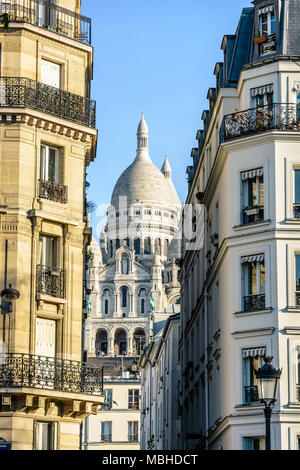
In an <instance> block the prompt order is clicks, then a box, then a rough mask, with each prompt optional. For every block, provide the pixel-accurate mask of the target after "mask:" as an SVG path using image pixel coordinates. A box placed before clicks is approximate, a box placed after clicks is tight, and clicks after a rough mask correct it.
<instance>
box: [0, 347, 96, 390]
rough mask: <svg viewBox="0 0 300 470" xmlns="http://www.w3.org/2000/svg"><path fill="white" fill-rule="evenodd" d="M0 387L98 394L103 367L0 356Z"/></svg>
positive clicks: (8, 355)
mask: <svg viewBox="0 0 300 470" xmlns="http://www.w3.org/2000/svg"><path fill="white" fill-rule="evenodd" d="M0 388H41V389H47V390H59V391H64V392H72V393H85V394H91V395H102V393H103V368H102V367H99V368H93V367H89V366H87V365H86V364H82V363H81V362H77V361H70V360H65V359H52V358H50V357H44V356H34V355H32V354H16V353H9V354H0Z"/></svg>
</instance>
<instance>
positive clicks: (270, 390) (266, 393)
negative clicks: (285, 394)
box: [260, 377, 278, 402]
mask: <svg viewBox="0 0 300 470" xmlns="http://www.w3.org/2000/svg"><path fill="white" fill-rule="evenodd" d="M277 380H278V379H277V378H275V377H274V378H273V377H272V378H261V379H260V399H261V400H264V401H265V402H270V401H273V400H276V391H277Z"/></svg>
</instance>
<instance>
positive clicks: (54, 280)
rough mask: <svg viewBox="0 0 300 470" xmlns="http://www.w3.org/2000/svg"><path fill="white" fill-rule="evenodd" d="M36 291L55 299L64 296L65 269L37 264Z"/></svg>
mask: <svg viewBox="0 0 300 470" xmlns="http://www.w3.org/2000/svg"><path fill="white" fill-rule="evenodd" d="M36 277H37V280H36V284H37V293H38V294H42V295H50V296H51V297H56V298H57V299H64V298H65V271H64V270H63V269H58V268H56V267H53V268H51V267H49V266H44V265H41V264H40V265H38V266H37V269H36Z"/></svg>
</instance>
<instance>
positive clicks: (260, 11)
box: [258, 5, 275, 15]
mask: <svg viewBox="0 0 300 470" xmlns="http://www.w3.org/2000/svg"><path fill="white" fill-rule="evenodd" d="M274 10H275V7H274V5H268V6H267V7H264V8H260V9H259V10H258V14H259V15H262V14H263V13H268V12H269V11H274Z"/></svg>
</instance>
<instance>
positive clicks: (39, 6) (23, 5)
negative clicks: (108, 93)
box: [0, 0, 91, 44]
mask: <svg viewBox="0 0 300 470" xmlns="http://www.w3.org/2000/svg"><path fill="white" fill-rule="evenodd" d="M3 13H7V14H8V18H9V20H10V21H13V22H21V23H30V24H32V25H35V26H39V27H40V28H43V29H47V30H49V31H54V32H55V33H57V34H60V35H61V36H65V37H68V38H71V39H75V40H76V41H80V42H83V43H86V44H91V19H90V18H87V17H86V16H82V15H79V14H78V13H75V12H73V11H71V10H67V9H66V8H62V7H60V6H58V5H54V4H53V3H50V2H47V1H45V0H6V1H5V0H4V1H2V0H0V14H3Z"/></svg>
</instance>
